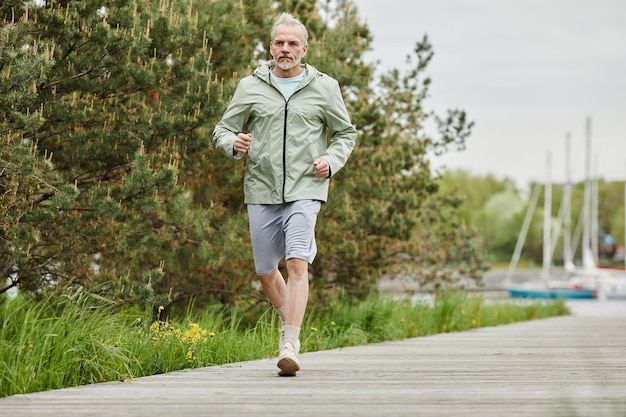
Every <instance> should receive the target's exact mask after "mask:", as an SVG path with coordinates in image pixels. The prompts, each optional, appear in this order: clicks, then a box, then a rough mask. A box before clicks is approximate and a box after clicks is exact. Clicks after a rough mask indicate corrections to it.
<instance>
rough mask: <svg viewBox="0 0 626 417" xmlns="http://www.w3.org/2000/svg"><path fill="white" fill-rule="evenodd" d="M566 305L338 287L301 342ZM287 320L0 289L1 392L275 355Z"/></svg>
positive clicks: (398, 332) (332, 342)
mask: <svg viewBox="0 0 626 417" xmlns="http://www.w3.org/2000/svg"><path fill="white" fill-rule="evenodd" d="M562 314H567V309H566V307H565V305H564V303H563V302H561V301H556V302H554V301H551V302H533V303H529V302H527V301H526V302H524V303H512V302H511V301H507V302H485V300H483V299H482V298H481V297H476V296H468V295H465V294H463V293H447V294H444V295H443V296H440V297H438V298H437V299H435V300H433V301H422V302H411V301H409V300H396V299H393V298H387V297H375V298H371V299H369V300H367V301H365V302H362V303H351V302H348V301H346V300H342V299H341V298H340V297H338V298H337V299H335V300H331V301H330V302H329V303H328V304H325V305H324V306H323V307H322V306H315V305H313V306H311V307H310V309H309V313H307V318H306V321H305V323H304V325H303V327H302V331H301V341H302V349H301V350H302V351H303V352H306V351H315V350H320V349H331V348H336V347H343V346H351V345H360V344H365V343H372V342H380V341H385V340H395V339H402V338H407V337H415V336H423V335H429V334H435V333H441V332H450V331H459V330H467V329H472V328H477V327H481V326H493V325H498V324H503V323H510V322H513V321H521V320H530V319H536V318H541V317H548V316H554V315H562ZM279 327H280V323H279V322H278V319H277V315H276V314H275V313H274V312H273V311H272V310H271V309H269V308H268V309H266V310H265V312H263V313H262V314H261V317H260V318H259V319H258V321H256V322H255V323H253V325H250V324H248V323H247V322H245V321H244V320H243V318H242V315H240V314H239V313H238V312H237V311H236V310H232V311H229V312H224V311H223V310H220V309H217V308H215V309H211V308H205V309H202V310H201V311H197V312H194V311H193V309H189V310H188V311H186V312H185V314H182V317H180V318H178V319H176V320H174V321H172V322H154V323H153V322H151V320H149V319H148V317H147V316H146V315H145V314H144V313H142V312H141V311H139V310H136V309H128V308H125V309H122V308H119V307H117V306H115V305H114V304H112V303H110V302H107V300H104V299H102V298H99V297H97V296H94V295H93V294H89V293H85V292H76V293H73V294H65V295H61V296H52V297H50V298H48V299H46V300H44V301H39V302H35V301H33V300H31V299H29V298H28V297H26V296H19V297H18V298H16V299H14V300H8V299H7V298H0V355H1V356H0V397H2V396H8V395H13V394H18V393H28V392H35V391H44V390H49V389H56V388H62V387H69V386H77V385H83V384H89V383H96V382H103V381H114V380H125V379H130V378H136V377H140V376H146V375H154V374H158V373H163V372H170V371H175V370H180V369H185V368H193V367H202V366H210V365H217V364H225V363H233V362H239V361H245V360H253V359H259V358H267V357H271V356H273V355H275V354H276V353H277V352H276V349H277V341H278V329H279Z"/></svg>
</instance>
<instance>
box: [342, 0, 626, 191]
mask: <svg viewBox="0 0 626 417" xmlns="http://www.w3.org/2000/svg"><path fill="white" fill-rule="evenodd" d="M354 3H355V4H356V7H357V9H358V12H359V15H360V17H361V18H362V19H363V20H365V21H366V23H367V25H368V26H369V28H370V30H371V32H372V35H373V37H374V41H373V47H372V51H370V52H369V53H368V54H367V55H366V59H367V60H369V61H371V62H375V61H379V68H380V69H390V68H398V69H402V68H406V64H405V58H406V56H407V55H408V54H411V53H412V51H413V48H414V47H415V45H416V43H417V41H419V40H421V39H422V37H423V36H424V35H425V34H426V35H427V36H428V38H429V40H430V42H431V44H432V45H433V50H434V53H435V55H434V58H433V60H432V61H431V63H430V66H429V68H428V69H427V70H426V72H427V75H428V76H429V77H431V79H432V85H431V89H430V97H429V98H428V99H427V101H426V103H425V104H426V105H427V107H429V108H430V109H432V110H434V111H435V112H437V113H438V114H441V115H444V114H445V111H446V110H447V109H463V110H465V111H466V112H467V115H468V117H469V119H470V120H472V121H474V128H473V130H472V134H471V136H470V137H469V138H468V139H467V141H466V149H465V150H463V151H459V152H451V153H450V152H449V153H448V154H446V155H444V156H442V157H433V159H432V163H433V165H434V166H435V167H438V168H444V167H445V168H449V169H465V170H467V171H469V172H471V173H473V174H476V175H487V174H491V175H494V176H496V177H498V178H510V179H513V180H514V181H515V182H516V183H517V185H518V186H520V187H524V186H527V185H528V183H529V182H530V181H540V182H545V181H551V182H555V183H557V182H564V181H565V180H566V178H567V175H566V166H567V162H566V160H567V158H566V151H565V149H566V145H565V143H566V137H567V136H569V137H570V158H569V163H570V167H571V168H570V178H571V179H572V180H573V181H582V180H584V178H585V160H586V153H585V143H586V142H585V141H586V120H587V119H588V118H589V120H590V121H591V123H590V126H591V129H590V132H591V135H590V137H591V153H590V157H589V160H590V161H591V162H590V167H591V172H592V174H595V175H594V176H597V177H599V178H602V179H604V180H608V181H611V180H618V181H623V180H624V179H625V178H626V1H623V0H593V1H592V0H526V1H519V0H516V1H511V0H473V1H463V0H438V1H433V0H387V1H380V0H354ZM548 155H550V156H548ZM548 158H549V159H550V160H551V163H550V165H549V168H548V162H547V161H548Z"/></svg>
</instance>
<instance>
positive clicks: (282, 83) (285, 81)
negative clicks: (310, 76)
mask: <svg viewBox="0 0 626 417" xmlns="http://www.w3.org/2000/svg"><path fill="white" fill-rule="evenodd" d="M305 75H306V70H304V71H302V72H301V73H300V74H299V75H296V76H295V77H291V78H280V77H276V76H275V75H274V74H271V77H272V81H275V82H276V85H277V86H278V89H279V90H280V92H281V93H283V96H285V100H289V97H291V95H292V94H293V92H294V91H296V87H297V86H298V84H300V81H302V80H303V79H304V76H305Z"/></svg>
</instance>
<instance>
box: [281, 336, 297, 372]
mask: <svg viewBox="0 0 626 417" xmlns="http://www.w3.org/2000/svg"><path fill="white" fill-rule="evenodd" d="M297 354H298V349H296V347H295V346H294V344H293V343H292V342H291V341H290V340H288V341H286V342H284V343H283V344H282V346H281V347H280V356H278V368H279V369H280V371H278V375H280V376H296V372H298V371H299V370H300V362H298V357H297Z"/></svg>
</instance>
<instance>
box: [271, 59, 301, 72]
mask: <svg viewBox="0 0 626 417" xmlns="http://www.w3.org/2000/svg"><path fill="white" fill-rule="evenodd" d="M298 65H300V60H299V59H297V60H294V61H293V62H292V63H289V62H279V61H276V66H277V67H278V68H280V69H281V70H283V71H289V70H290V69H292V68H295V67H297V66H298Z"/></svg>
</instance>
